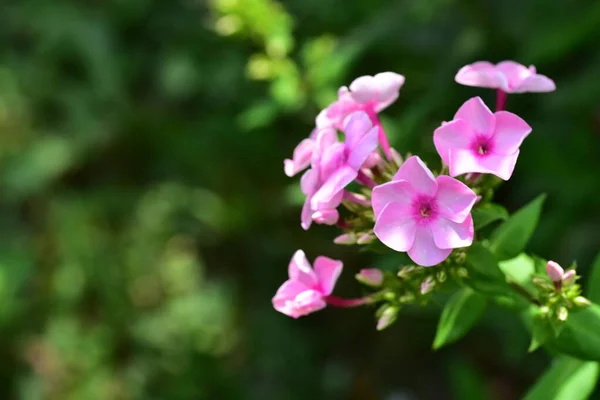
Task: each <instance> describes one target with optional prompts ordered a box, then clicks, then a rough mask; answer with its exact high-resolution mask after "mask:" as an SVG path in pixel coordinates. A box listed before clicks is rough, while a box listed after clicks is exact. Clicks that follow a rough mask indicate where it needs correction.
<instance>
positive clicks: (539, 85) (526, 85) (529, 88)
mask: <svg viewBox="0 0 600 400" xmlns="http://www.w3.org/2000/svg"><path fill="white" fill-rule="evenodd" d="M555 90H556V84H555V83H554V81H553V80H552V79H550V78H548V77H547V76H544V75H533V76H530V77H529V78H525V80H523V82H521V84H520V85H519V87H518V88H517V90H515V93H525V92H538V93H544V92H553V91H555Z"/></svg>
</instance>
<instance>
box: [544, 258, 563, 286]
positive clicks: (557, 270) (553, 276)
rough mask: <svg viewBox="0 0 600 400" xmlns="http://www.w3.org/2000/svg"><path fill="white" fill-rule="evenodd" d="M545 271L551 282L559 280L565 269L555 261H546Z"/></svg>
mask: <svg viewBox="0 0 600 400" xmlns="http://www.w3.org/2000/svg"><path fill="white" fill-rule="evenodd" d="M546 273H547V274H548V277H549V278H550V280H551V281H552V282H560V281H561V280H562V278H563V274H564V273H565V270H564V269H562V267H561V266H560V265H558V263H557V262H554V261H548V264H546Z"/></svg>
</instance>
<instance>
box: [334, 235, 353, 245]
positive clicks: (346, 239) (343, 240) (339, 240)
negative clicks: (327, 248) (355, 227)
mask: <svg viewBox="0 0 600 400" xmlns="http://www.w3.org/2000/svg"><path fill="white" fill-rule="evenodd" d="M333 243H335V244H342V245H349V244H355V243H356V235H355V234H353V233H344V234H341V235H340V236H338V237H336V238H335V239H333Z"/></svg>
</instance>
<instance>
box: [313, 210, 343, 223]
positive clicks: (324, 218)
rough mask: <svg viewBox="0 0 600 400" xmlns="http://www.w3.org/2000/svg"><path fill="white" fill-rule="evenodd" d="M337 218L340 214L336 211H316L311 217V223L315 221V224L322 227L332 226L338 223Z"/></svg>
mask: <svg viewBox="0 0 600 400" xmlns="http://www.w3.org/2000/svg"><path fill="white" fill-rule="evenodd" d="M339 218H340V214H339V213H338V211H337V210H336V209H333V210H322V211H317V212H315V213H313V215H312V219H313V221H315V222H316V223H317V224H324V225H333V224H335V223H336V222H337V221H338V219H339Z"/></svg>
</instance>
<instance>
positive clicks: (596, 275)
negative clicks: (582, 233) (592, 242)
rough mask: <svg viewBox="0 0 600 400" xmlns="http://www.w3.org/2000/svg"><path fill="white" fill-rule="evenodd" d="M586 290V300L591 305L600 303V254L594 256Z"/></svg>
mask: <svg viewBox="0 0 600 400" xmlns="http://www.w3.org/2000/svg"><path fill="white" fill-rule="evenodd" d="M586 289H587V290H586V294H587V298H588V299H589V300H590V301H591V302H593V303H600V253H598V255H596V258H595V259H594V262H593V263H592V267H591V273H590V277H589V279H588V280H587V285H586Z"/></svg>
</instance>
